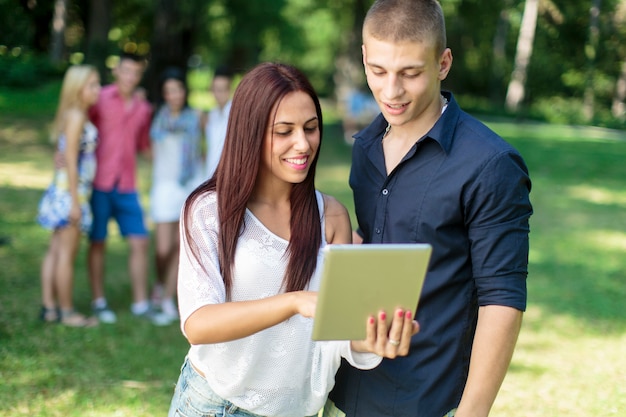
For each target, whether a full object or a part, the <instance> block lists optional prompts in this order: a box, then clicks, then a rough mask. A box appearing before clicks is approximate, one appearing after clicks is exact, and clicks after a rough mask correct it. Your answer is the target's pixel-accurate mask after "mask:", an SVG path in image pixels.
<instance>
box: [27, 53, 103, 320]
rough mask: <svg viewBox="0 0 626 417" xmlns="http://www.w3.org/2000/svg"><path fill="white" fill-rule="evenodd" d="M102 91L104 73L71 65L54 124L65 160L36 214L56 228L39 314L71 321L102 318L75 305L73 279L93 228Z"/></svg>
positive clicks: (44, 268)
mask: <svg viewBox="0 0 626 417" xmlns="http://www.w3.org/2000/svg"><path fill="white" fill-rule="evenodd" d="M99 94H100V77H99V75H98V72H97V70H96V69H95V68H94V67H92V66H89V65H76V66H72V67H70V68H69V69H68V70H67V72H66V73H65V77H64V79H63V85H62V87H61V94H60V99H59V105H58V108H57V113H56V117H55V119H54V123H53V129H52V137H53V139H54V140H55V141H56V142H57V151H58V152H59V153H61V154H62V155H63V157H64V161H65V162H64V164H63V167H61V168H57V169H55V172H54V178H53V180H52V184H50V186H49V187H48V189H47V190H46V191H45V193H44V195H43V198H42V199H41V202H40V204H39V213H38V216H37V221H38V222H39V224H40V225H41V226H43V227H44V228H46V229H50V230H52V237H51V239H50V245H49V247H48V251H47V252H46V255H45V257H44V259H43V263H42V266H41V288H42V294H41V295H42V307H41V313H40V318H41V320H43V321H44V322H59V323H61V324H63V325H66V326H70V327H89V326H93V325H96V324H98V321H97V319H95V318H93V317H86V316H84V315H83V314H80V313H78V312H76V311H75V310H74V303H73V285H74V260H75V258H76V252H77V250H78V247H79V242H80V235H81V232H88V231H89V230H90V228H91V221H92V217H91V209H90V206H89V196H90V194H91V189H92V182H93V177H94V174H95V170H96V159H95V155H94V153H95V150H96V144H97V138H98V131H97V129H96V128H95V126H94V125H93V124H92V123H91V122H90V121H89V119H88V115H87V110H88V109H89V107H91V106H92V105H93V104H95V103H96V101H97V100H98V96H99Z"/></svg>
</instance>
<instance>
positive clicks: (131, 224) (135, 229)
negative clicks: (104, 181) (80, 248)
mask: <svg viewBox="0 0 626 417" xmlns="http://www.w3.org/2000/svg"><path fill="white" fill-rule="evenodd" d="M90 202H91V211H92V213H93V224H92V226H91V233H90V234H89V238H90V239H91V241H92V242H102V241H104V240H105V239H106V237H107V228H108V225H109V219H111V218H114V219H115V221H116V222H117V225H118V227H119V229H120V233H121V234H122V236H124V237H128V236H136V237H147V236H148V230H147V229H146V225H145V223H144V218H143V211H142V210H141V205H140V204H139V195H138V194H137V193H136V192H131V193H120V192H119V191H117V188H114V189H113V190H112V191H100V190H96V189H94V190H93V192H92V193H91V201H90Z"/></svg>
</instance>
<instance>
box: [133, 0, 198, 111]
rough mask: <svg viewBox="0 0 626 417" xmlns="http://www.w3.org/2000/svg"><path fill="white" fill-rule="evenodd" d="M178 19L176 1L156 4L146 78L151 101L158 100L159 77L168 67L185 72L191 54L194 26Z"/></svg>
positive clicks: (178, 12)
mask: <svg viewBox="0 0 626 417" xmlns="http://www.w3.org/2000/svg"><path fill="white" fill-rule="evenodd" d="M186 22H187V19H182V18H181V13H180V9H179V5H178V2H177V1H176V0H159V1H158V2H157V5H156V9H155V15H154V33H153V35H152V45H151V46H150V50H151V53H150V65H149V67H148V71H147V73H146V76H145V80H144V84H145V85H146V86H147V89H148V95H149V97H150V99H151V101H158V97H160V91H159V88H160V85H159V84H160V82H159V80H160V77H161V74H162V73H163V70H165V69H166V68H167V67H170V66H174V67H178V68H179V69H180V70H182V71H183V72H185V73H186V72H187V60H188V59H189V56H190V55H191V51H192V33H193V27H191V26H193V25H190V24H189V23H186Z"/></svg>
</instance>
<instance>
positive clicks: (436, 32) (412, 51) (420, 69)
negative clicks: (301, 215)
mask: <svg viewBox="0 0 626 417" xmlns="http://www.w3.org/2000/svg"><path fill="white" fill-rule="evenodd" d="M362 50H363V64H364V66H365V73H366V76H367V82H368V85H369V87H370V89H371V91H372V93H373V95H374V97H375V99H376V101H377V103H378V105H379V107H380V110H381V113H382V114H380V115H379V116H378V117H377V118H376V119H375V120H374V121H373V123H372V124H371V125H370V126H368V127H367V128H365V129H364V130H363V131H361V132H359V133H358V134H357V135H356V136H355V138H356V140H355V143H354V147H353V161H352V169H351V173H350V186H351V188H352V190H353V192H354V201H355V210H356V215H357V219H358V225H359V230H358V236H356V237H355V240H357V241H363V243H402V242H427V243H430V244H432V245H433V254H432V259H431V263H430V267H429V271H428V275H427V278H426V281H425V284H424V288H423V294H422V297H421V300H420V303H419V307H418V309H417V320H418V322H419V323H420V328H421V331H420V332H419V333H418V334H417V335H416V336H414V337H413V341H412V344H411V351H410V353H409V356H407V357H404V358H398V359H395V360H393V361H391V360H383V363H382V364H381V365H380V366H379V367H378V368H376V369H374V370H371V371H367V372H363V371H360V370H357V369H354V368H352V367H350V366H347V365H346V364H345V363H344V364H343V365H342V367H341V368H340V370H339V371H338V373H337V382H336V385H335V388H334V390H333V392H331V394H330V399H331V401H329V402H328V404H327V406H326V410H325V415H327V416H342V415H344V413H345V415H347V416H350V417H353V416H358V417H370V416H372V417H374V416H375V417H380V416H394V417H408V416H411V417H416V416H419V417H442V416H453V415H454V416H456V417H466V416H471V417H478V416H487V415H488V414H489V410H490V408H491V406H492V404H493V402H494V400H495V398H496V394H497V392H498V390H499V388H500V385H501V383H502V381H503V379H504V376H505V374H506V371H507V368H508V365H509V363H510V360H511V356H512V354H513V349H514V346H515V344H516V341H517V336H518V333H519V330H520V326H521V321H522V311H524V310H525V308H526V275H527V264H528V233H529V225H528V219H529V217H530V215H531V213H532V207H531V204H530V200H529V192H530V179H529V176H528V172H527V169H526V166H525V164H524V161H523V160H522V157H521V156H520V155H519V153H518V152H517V151H516V150H515V149H513V148H512V147H511V146H510V145H508V144H507V143H506V142H505V141H504V140H502V139H501V138H500V137H499V136H498V135H497V134H495V133H494V132H492V131H491V130H489V129H488V128H487V127H486V126H484V125H483V124H482V123H480V122H479V121H478V120H476V119H474V118H473V117H471V116H469V115H468V114H466V113H464V112H463V111H462V110H461V109H460V108H459V106H458V104H457V103H456V101H455V100H454V97H453V96H452V94H451V93H449V92H441V90H440V87H441V82H442V81H443V80H444V79H445V78H446V77H447V75H448V72H449V71H450V67H451V65H452V53H451V51H450V49H448V48H446V36H445V24H444V17H443V12H442V10H441V6H440V5H439V3H438V2H437V1H436V0H377V1H376V2H375V3H374V5H373V6H372V7H371V8H370V10H369V12H368V14H367V16H366V18H365V22H364V27H363V46H362ZM389 279H392V277H390V278H389ZM333 402H334V404H333ZM335 406H336V407H335ZM455 413H456V414H455Z"/></svg>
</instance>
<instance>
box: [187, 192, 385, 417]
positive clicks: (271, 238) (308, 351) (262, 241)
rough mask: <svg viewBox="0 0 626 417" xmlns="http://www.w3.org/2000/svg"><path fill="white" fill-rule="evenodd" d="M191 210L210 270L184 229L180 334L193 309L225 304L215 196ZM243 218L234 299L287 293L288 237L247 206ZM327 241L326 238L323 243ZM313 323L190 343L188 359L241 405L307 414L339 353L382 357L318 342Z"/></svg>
mask: <svg viewBox="0 0 626 417" xmlns="http://www.w3.org/2000/svg"><path fill="white" fill-rule="evenodd" d="M317 201H318V206H319V207H320V214H321V216H322V231H324V220H323V219H324V217H323V213H324V203H323V197H322V194H321V193H319V192H317ZM191 213H192V215H191V224H189V225H187V227H188V228H189V229H190V230H191V236H192V238H193V239H194V241H195V243H196V244H197V245H198V248H199V252H200V258H201V261H202V263H203V265H204V267H205V269H206V271H207V272H208V274H207V272H204V271H203V269H202V267H201V266H200V265H199V264H198V263H197V262H196V261H195V258H194V256H193V255H192V254H191V251H190V250H189V243H188V242H187V241H186V239H185V237H184V233H183V234H181V242H182V244H181V256H180V266H179V274H178V277H179V278H178V297H179V308H180V316H181V329H182V330H183V333H184V326H185V321H186V320H187V319H188V318H189V316H190V315H191V314H192V313H193V312H194V311H195V310H197V309H198V308H200V307H202V306H204V305H207V304H215V303H224V302H225V290H224V284H223V281H222V277H221V274H220V272H219V263H218V258H217V252H218V251H217V237H218V219H217V199H216V195H215V193H210V194H208V195H207V196H205V197H203V198H201V199H199V200H197V201H196V202H195V204H194V205H193V207H192V210H191ZM244 222H245V225H244V228H243V232H242V234H241V237H240V239H239V242H238V243H237V252H236V255H235V265H236V267H235V268H234V275H233V287H232V299H233V301H243V300H254V299H260V298H264V297H269V296H272V295H275V294H278V293H280V292H283V290H282V289H281V285H282V280H283V276H284V273H285V270H286V267H287V261H288V259H287V257H286V256H284V255H285V252H286V249H287V244H288V243H289V242H288V241H286V240H285V239H282V238H281V237H279V236H276V235H275V234H273V233H272V232H271V231H269V230H268V229H267V228H266V227H265V226H264V225H263V224H262V223H261V222H260V221H259V220H258V219H257V218H256V217H254V215H253V214H252V212H250V211H249V210H248V211H246V214H245V218H244ZM181 230H183V228H182V227H181ZM322 236H324V233H322ZM325 244H326V240H325V239H323V242H322V246H324V245H325ZM322 261H323V258H322V255H321V252H320V253H319V254H318V269H317V271H316V273H315V274H314V276H313V278H312V279H311V282H310V284H309V289H310V290H314V291H317V290H318V288H319V279H320V276H319V275H320V273H319V271H321V262H322ZM215 319H216V320H219V317H216V318H215ZM364 325H365V323H364ZM312 328H313V319H309V318H304V317H302V316H300V315H295V316H293V317H291V318H290V319H288V320H287V321H285V322H282V323H280V324H278V325H276V326H273V327H271V328H268V329H265V330H263V331H260V332H258V333H256V334H253V335H251V336H248V337H245V338H243V339H239V340H234V341H231V342H226V343H216V344H207V345H192V346H191V348H190V349H189V355H188V356H189V359H190V360H191V362H192V363H193V365H194V366H195V367H196V368H197V369H199V370H200V371H201V372H202V373H203V374H204V375H205V377H206V380H207V382H208V384H209V385H210V387H211V389H212V390H213V391H214V392H215V393H216V394H218V395H219V396H221V397H222V398H224V399H226V400H228V401H230V402H232V403H233V404H235V405H236V406H238V407H240V408H243V409H245V410H248V411H250V412H252V413H255V414H260V415H263V416H277V417H280V416H284V417H293V416H310V415H314V414H317V412H318V411H319V410H320V409H321V408H322V407H323V405H324V403H325V401H326V397H327V395H328V393H329V392H330V390H331V389H332V387H333V385H334V383H335V379H334V377H335V372H336V371H337V369H338V367H339V364H340V361H341V357H344V358H346V359H347V360H348V362H349V363H350V364H352V365H353V366H355V367H358V368H360V369H371V368H374V367H376V366H377V365H378V364H379V363H380V362H381V360H382V358H381V357H380V356H377V355H375V354H372V353H357V352H352V351H351V350H350V342H349V341H328V342H314V341H312V340H311V331H312Z"/></svg>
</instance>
